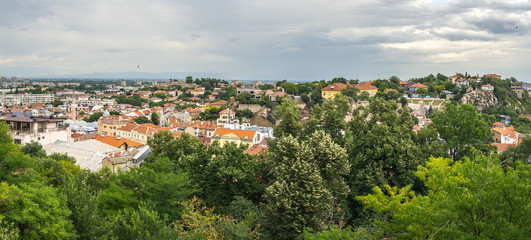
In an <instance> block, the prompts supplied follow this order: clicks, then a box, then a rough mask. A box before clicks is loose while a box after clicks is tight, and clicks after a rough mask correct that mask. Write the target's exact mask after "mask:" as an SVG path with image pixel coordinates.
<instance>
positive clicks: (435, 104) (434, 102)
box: [408, 98, 445, 106]
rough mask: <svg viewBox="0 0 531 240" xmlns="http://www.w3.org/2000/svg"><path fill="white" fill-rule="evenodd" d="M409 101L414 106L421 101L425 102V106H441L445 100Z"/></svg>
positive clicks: (417, 99) (418, 99) (415, 99)
mask: <svg viewBox="0 0 531 240" xmlns="http://www.w3.org/2000/svg"><path fill="white" fill-rule="evenodd" d="M408 101H409V103H412V104H418V103H419V102H420V101H424V104H425V105H433V106H439V105H440V104H441V103H443V102H444V101H445V100H443V99H430V98H424V99H421V98H413V99H408Z"/></svg>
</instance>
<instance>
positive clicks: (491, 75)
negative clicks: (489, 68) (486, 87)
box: [485, 74, 501, 79]
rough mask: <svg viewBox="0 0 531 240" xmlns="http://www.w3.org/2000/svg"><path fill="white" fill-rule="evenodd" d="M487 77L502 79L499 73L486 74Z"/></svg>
mask: <svg viewBox="0 0 531 240" xmlns="http://www.w3.org/2000/svg"><path fill="white" fill-rule="evenodd" d="M485 77H492V78H497V79H501V75H498V74H485Z"/></svg>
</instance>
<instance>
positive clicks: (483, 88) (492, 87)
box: [481, 84, 494, 91]
mask: <svg viewBox="0 0 531 240" xmlns="http://www.w3.org/2000/svg"><path fill="white" fill-rule="evenodd" d="M481 89H482V90H485V91H494V86H492V85H490V84H487V85H483V86H481Z"/></svg>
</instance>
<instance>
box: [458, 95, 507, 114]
mask: <svg viewBox="0 0 531 240" xmlns="http://www.w3.org/2000/svg"><path fill="white" fill-rule="evenodd" d="M461 102H462V103H463V104H470V105H472V106H474V107H475V108H476V110H477V111H483V109H485V108H486V107H488V106H496V105H498V99H497V98H496V96H494V92H493V91H486V90H473V91H470V92H467V93H466V94H465V95H463V97H462V98H461Z"/></svg>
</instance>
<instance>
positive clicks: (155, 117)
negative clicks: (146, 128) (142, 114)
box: [151, 112, 160, 125]
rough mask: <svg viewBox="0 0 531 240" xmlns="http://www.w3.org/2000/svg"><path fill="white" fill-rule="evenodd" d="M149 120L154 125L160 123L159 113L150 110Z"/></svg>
mask: <svg viewBox="0 0 531 240" xmlns="http://www.w3.org/2000/svg"><path fill="white" fill-rule="evenodd" d="M151 122H152V123H153V124H155V125H159V124H160V120H159V114H157V113H156V112H152V113H151Z"/></svg>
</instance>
